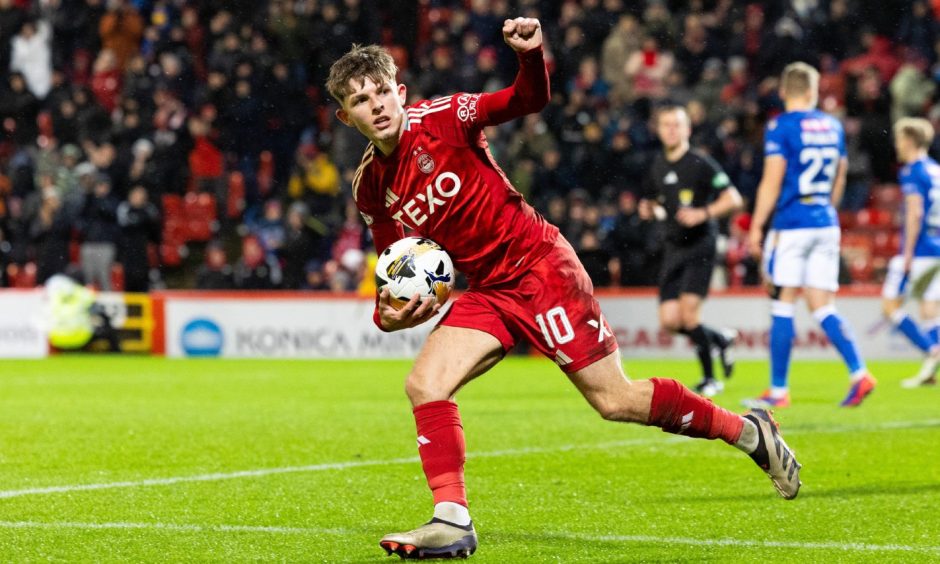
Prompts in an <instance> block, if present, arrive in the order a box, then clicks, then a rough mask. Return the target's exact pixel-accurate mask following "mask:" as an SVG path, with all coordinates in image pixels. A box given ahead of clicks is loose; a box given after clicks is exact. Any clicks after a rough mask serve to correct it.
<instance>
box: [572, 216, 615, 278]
mask: <svg viewBox="0 0 940 564" xmlns="http://www.w3.org/2000/svg"><path fill="white" fill-rule="evenodd" d="M578 260H580V261H581V264H583V265H584V270H586V271H587V273H588V276H589V277H590V278H591V282H592V283H593V284H594V286H595V287H602V286H610V268H609V266H610V253H608V252H607V249H605V248H604V247H602V246H601V242H600V238H599V237H598V234H597V231H595V230H593V229H589V230H587V231H585V232H584V234H583V235H581V241H580V242H579V250H578Z"/></svg>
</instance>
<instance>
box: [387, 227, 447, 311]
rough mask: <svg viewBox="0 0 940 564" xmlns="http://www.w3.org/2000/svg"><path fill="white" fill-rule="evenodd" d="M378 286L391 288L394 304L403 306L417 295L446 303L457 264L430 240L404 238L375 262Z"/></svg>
mask: <svg viewBox="0 0 940 564" xmlns="http://www.w3.org/2000/svg"><path fill="white" fill-rule="evenodd" d="M375 286H376V288H377V289H378V290H379V291H381V290H382V288H384V287H388V289H389V292H390V293H391V303H392V306H394V307H395V308H396V309H400V308H401V307H403V306H404V305H405V304H406V303H408V301H409V300H410V299H411V298H412V296H414V295H415V294H419V295H420V296H421V299H422V300H432V301H433V302H434V303H439V304H441V305H444V304H445V303H447V300H448V298H450V293H451V290H453V289H454V264H453V262H451V260H450V255H448V254H447V251H445V250H444V249H442V248H441V246H440V245H438V244H437V243H435V242H434V241H432V240H430V239H425V238H423V237H405V238H404V239H400V240H398V241H396V242H394V243H392V244H391V245H389V246H388V248H387V249H385V250H384V251H382V253H381V254H380V255H379V260H378V262H377V263H376V265H375Z"/></svg>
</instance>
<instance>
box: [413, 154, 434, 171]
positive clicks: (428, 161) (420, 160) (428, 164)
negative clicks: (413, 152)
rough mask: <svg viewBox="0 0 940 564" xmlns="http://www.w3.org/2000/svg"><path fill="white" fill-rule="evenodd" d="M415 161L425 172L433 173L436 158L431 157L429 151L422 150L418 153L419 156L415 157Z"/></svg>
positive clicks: (419, 168)
mask: <svg viewBox="0 0 940 564" xmlns="http://www.w3.org/2000/svg"><path fill="white" fill-rule="evenodd" d="M415 162H416V163H417V164H418V170H420V171H421V172H423V173H424V174H431V173H432V172H434V159H433V158H431V155H429V154H428V153H427V152H422V153H419V154H418V157H417V158H416V159H415Z"/></svg>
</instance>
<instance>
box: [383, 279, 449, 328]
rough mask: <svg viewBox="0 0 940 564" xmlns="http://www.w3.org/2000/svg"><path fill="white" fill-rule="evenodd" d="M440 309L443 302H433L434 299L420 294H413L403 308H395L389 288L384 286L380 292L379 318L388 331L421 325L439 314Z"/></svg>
mask: <svg viewBox="0 0 940 564" xmlns="http://www.w3.org/2000/svg"><path fill="white" fill-rule="evenodd" d="M440 309H441V304H438V303H433V300H422V299H421V296H420V294H415V295H414V296H412V297H411V299H410V300H408V303H406V304H405V305H404V306H402V308H401V309H395V307H394V306H393V305H392V298H391V292H389V290H388V288H382V290H381V291H380V292H379V319H380V320H381V321H382V328H384V329H385V330H386V331H398V330H399V329H408V328H410V327H415V326H417V325H421V324H422V323H424V322H425V321H427V320H428V319H431V318H432V317H434V316H435V315H437V314H438V313H439V312H440Z"/></svg>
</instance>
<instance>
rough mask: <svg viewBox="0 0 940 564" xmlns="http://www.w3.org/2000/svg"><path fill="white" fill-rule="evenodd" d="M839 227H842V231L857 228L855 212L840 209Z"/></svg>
mask: <svg viewBox="0 0 940 564" xmlns="http://www.w3.org/2000/svg"><path fill="white" fill-rule="evenodd" d="M839 227H841V228H842V231H847V230H850V229H855V227H856V221H855V212H850V211H840V212H839Z"/></svg>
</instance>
